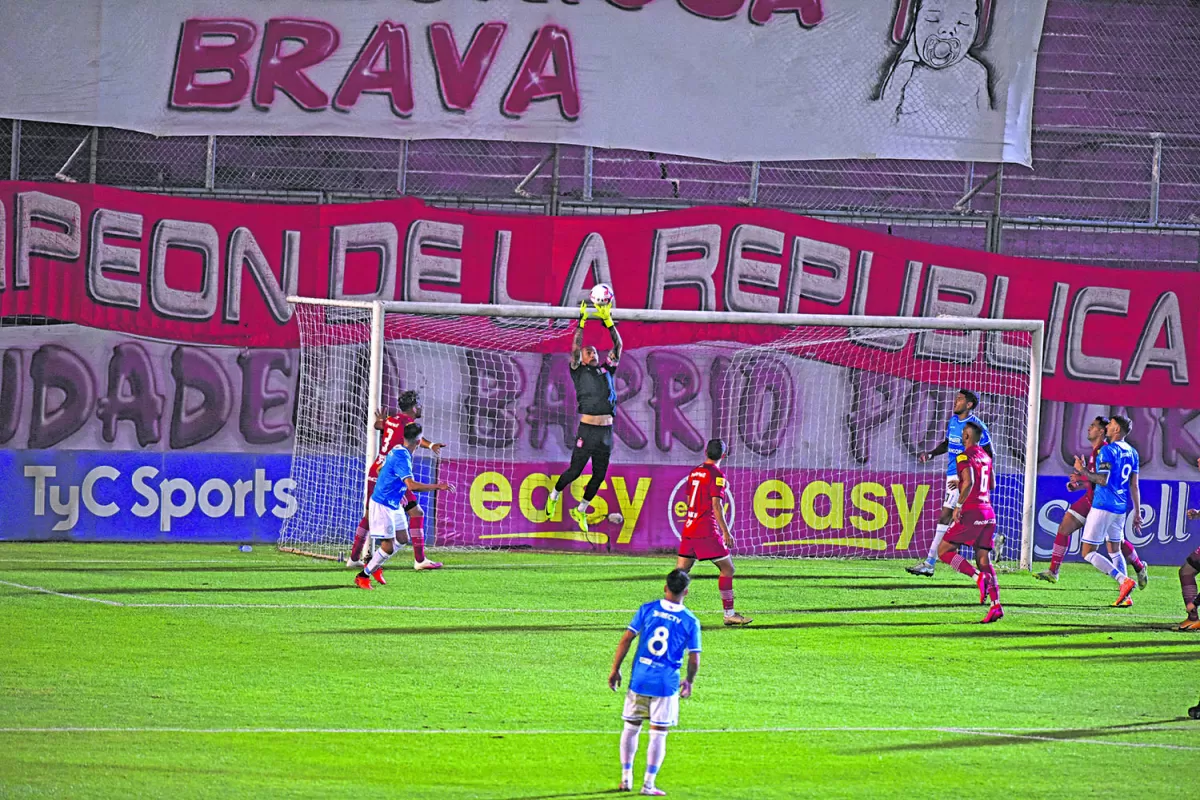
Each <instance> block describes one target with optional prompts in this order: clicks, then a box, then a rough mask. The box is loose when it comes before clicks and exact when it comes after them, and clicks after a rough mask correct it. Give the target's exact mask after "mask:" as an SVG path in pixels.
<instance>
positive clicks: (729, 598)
mask: <svg viewBox="0 0 1200 800" xmlns="http://www.w3.org/2000/svg"><path fill="white" fill-rule="evenodd" d="M717 588H718V589H720V590H721V608H723V609H725V610H726V611H733V576H732V575H729V576H725V575H721V576H719V577H718V578H717Z"/></svg>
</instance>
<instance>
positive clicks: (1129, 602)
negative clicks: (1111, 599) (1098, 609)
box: [1112, 597, 1133, 608]
mask: <svg viewBox="0 0 1200 800" xmlns="http://www.w3.org/2000/svg"><path fill="white" fill-rule="evenodd" d="M1112 607H1113V608H1133V598H1132V597H1126V598H1125V599H1124V600H1122V601H1119V602H1116V603H1113V604H1112Z"/></svg>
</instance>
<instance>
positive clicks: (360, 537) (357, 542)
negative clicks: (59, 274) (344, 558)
mask: <svg viewBox="0 0 1200 800" xmlns="http://www.w3.org/2000/svg"><path fill="white" fill-rule="evenodd" d="M369 532H370V527H369V525H368V523H367V518H366V517H363V518H362V520H361V521H360V522H359V523H358V529H357V530H355V531H354V546H353V547H351V548H350V560H351V561H358V560H359V559H360V558H362V551H363V545H364V544H366V543H367V534H368V533H369Z"/></svg>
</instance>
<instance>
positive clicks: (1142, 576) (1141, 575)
mask: <svg viewBox="0 0 1200 800" xmlns="http://www.w3.org/2000/svg"><path fill="white" fill-rule="evenodd" d="M1137 582H1138V588H1139V589H1145V588H1146V584H1147V583H1149V582H1150V572H1149V570H1147V569H1146V568H1145V567H1144V566H1143V567H1142V568H1141V569H1139V570H1138V571H1137Z"/></svg>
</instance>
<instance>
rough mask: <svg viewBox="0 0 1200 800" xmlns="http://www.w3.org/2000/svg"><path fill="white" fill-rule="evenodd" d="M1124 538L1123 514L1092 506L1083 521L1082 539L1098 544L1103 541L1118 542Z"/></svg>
mask: <svg viewBox="0 0 1200 800" xmlns="http://www.w3.org/2000/svg"><path fill="white" fill-rule="evenodd" d="M1124 538H1125V515H1124V514H1119V513H1117V512H1116V511H1105V510H1104V509H1103V508H1093V509H1092V510H1091V511H1089V512H1088V515H1087V519H1086V520H1085V521H1084V523H1083V541H1085V542H1087V543H1088V544H1094V545H1099V544H1103V543H1104V542H1105V541H1109V542H1120V541H1122V540H1123V539H1124Z"/></svg>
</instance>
